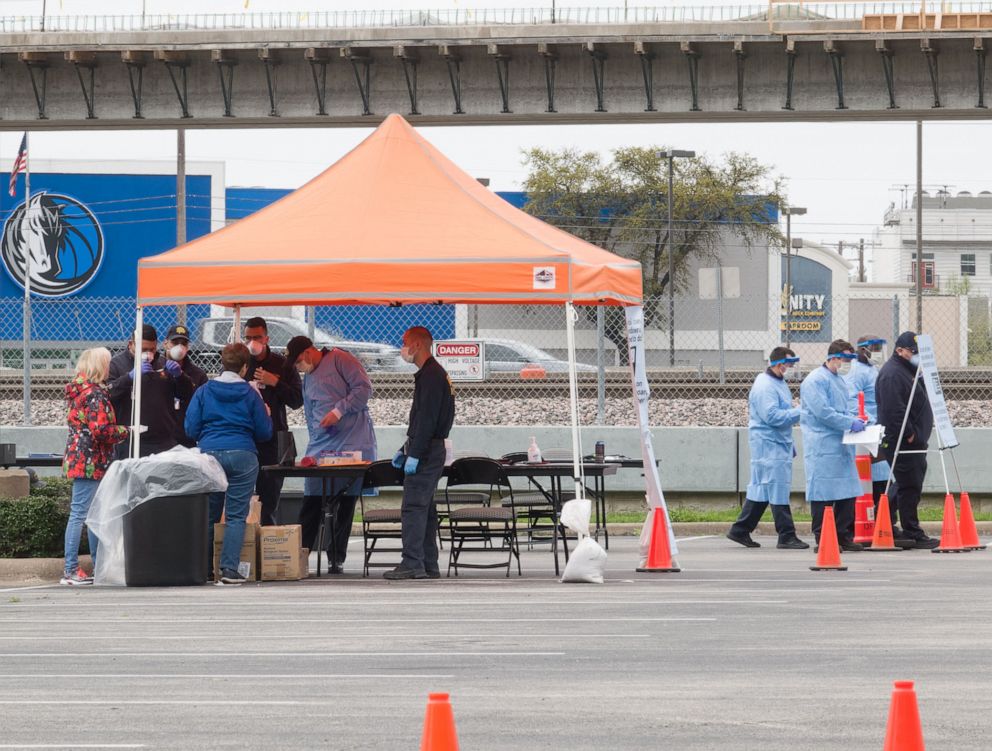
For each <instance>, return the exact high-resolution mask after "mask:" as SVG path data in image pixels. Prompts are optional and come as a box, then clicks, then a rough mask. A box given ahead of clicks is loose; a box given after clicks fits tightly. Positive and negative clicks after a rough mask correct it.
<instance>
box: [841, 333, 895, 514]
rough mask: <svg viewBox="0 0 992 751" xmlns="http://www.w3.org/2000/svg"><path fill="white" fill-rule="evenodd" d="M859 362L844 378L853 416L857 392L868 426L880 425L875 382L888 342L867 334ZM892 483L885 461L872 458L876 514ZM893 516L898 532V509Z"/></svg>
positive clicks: (859, 345) (860, 344)
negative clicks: (886, 487)
mask: <svg viewBox="0 0 992 751" xmlns="http://www.w3.org/2000/svg"><path fill="white" fill-rule="evenodd" d="M856 346H857V355H858V359H857V360H855V361H854V362H853V363H851V372H850V373H848V374H847V375H846V376H844V380H845V381H846V382H847V396H848V401H849V406H850V409H851V412H853V413H854V414H855V415H857V414H858V392H863V393H864V395H865V414H866V415H868V423H869V424H874V423H877V422H878V402H877V401H876V400H875V381H876V380H878V369H879V368H880V367H882V363H884V362H885V360H886V357H885V339H882V338H881V337H878V336H872V335H870V334H866V335H865V336H862V337H861V338H859V339H858V342H857V345H856ZM888 479H889V463H888V462H887V461H885V459H884V458H883V457H882V452H881V451H879V452H878V456H874V457H872V461H871V494H872V497H873V498H874V499H875V511H876V512H877V511H878V499H879V497H881V495H882V493H884V492H885V483H886V482H887V481H888ZM890 510H891V512H892V526H893V528H895V526H896V523H895V515H896V509H895V507H893V508H891V509H890Z"/></svg>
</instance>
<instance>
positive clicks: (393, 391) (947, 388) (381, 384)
mask: <svg viewBox="0 0 992 751" xmlns="http://www.w3.org/2000/svg"><path fill="white" fill-rule="evenodd" d="M959 374H966V375H967V376H968V377H965V378H958V377H954V378H953V379H952V377H953V376H958V375H959ZM980 374H981V377H976V376H978V375H979V374H978V373H976V372H973V371H949V372H948V373H947V374H946V375H945V376H944V377H943V378H942V380H941V385H942V386H943V390H944V395H945V397H946V398H947V399H949V400H963V399H982V400H992V372H985V371H981V372H980ZM581 375H582V377H581V378H580V379H579V397H580V398H582V399H594V398H596V394H597V384H596V378H595V375H594V374H592V377H591V378H590V377H589V375H590V374H588V373H583V374H581ZM678 375H682V379H681V380H680V379H678V377H677V376H678ZM735 375H736V374H730V373H728V374H727V376H728V377H727V378H726V379H725V380H726V381H727V382H725V383H719V382H718V381H717V380H715V379H709V380H696V379H693V378H691V377H690V374H676V373H672V372H671V371H657V372H655V373H651V374H649V377H648V380H649V381H650V383H651V396H652V398H654V399H746V398H747V395H748V391H749V390H750V388H751V380H752V379H753V377H754V375H753V374H750V376H749V377H748V378H747V379H746V380H745V379H744V378H737V377H734V379H733V380H731V377H732V376H735ZM67 380H68V376H67V375H65V374H62V373H59V374H55V373H43V374H34V375H32V377H31V394H32V398H33V399H52V398H59V395H61V393H62V388H63V387H64V386H65V384H66V382H67ZM372 385H373V388H374V389H375V390H376V392H377V393H378V394H379V395H380V397H386V398H395V399H409V398H411V397H412V395H413V379H412V378H411V377H410V375H409V374H372ZM789 385H790V387H791V389H792V392H793V395H794V396H798V395H799V382H798V381H795V382H792V381H790V383H789ZM605 387H606V388H605V392H606V397H607V398H617V399H624V398H628V397H630V377H629V376H628V375H626V373H623V372H622V371H620V372H615V371H611V372H610V373H609V374H608V376H607V378H606V384H605ZM455 388H456V389H457V392H458V395H459V396H461V397H473V396H474V397H493V398H500V399H504V398H515V399H541V398H545V399H550V398H568V382H567V380H566V379H565V378H564V377H560V376H559V374H554V376H553V377H549V378H547V379H542V380H534V381H522V380H520V379H519V378H494V379H492V380H489V381H486V382H484V383H457V384H455ZM22 394H23V378H22V377H21V375H20V374H12V373H6V374H0V399H4V400H11V399H20V398H21V396H22Z"/></svg>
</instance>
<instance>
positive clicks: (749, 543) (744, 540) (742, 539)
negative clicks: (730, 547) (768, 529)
mask: <svg viewBox="0 0 992 751" xmlns="http://www.w3.org/2000/svg"><path fill="white" fill-rule="evenodd" d="M727 539H728V540H733V541H734V542H736V543H737V544H738V545H743V546H744V547H745V548H760V547H761V543H760V542H755V541H754V540H752V539H751V535H749V534H748V533H747V532H745V533H744V534H742V535H735V534H734V533H733V532H727Z"/></svg>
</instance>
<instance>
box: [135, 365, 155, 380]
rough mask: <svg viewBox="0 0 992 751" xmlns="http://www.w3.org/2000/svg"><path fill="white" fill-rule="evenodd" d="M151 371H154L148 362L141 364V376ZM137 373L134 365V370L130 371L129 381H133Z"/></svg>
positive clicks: (136, 366)
mask: <svg viewBox="0 0 992 751" xmlns="http://www.w3.org/2000/svg"><path fill="white" fill-rule="evenodd" d="M153 370H154V368H152V364H151V363H150V362H144V361H142V362H141V372H142V374H144V373H151V372H152V371H153ZM137 372H138V365H137V363H136V364H135V366H134V370H132V371H131V380H132V381H133V380H134V376H135V374H136V373H137Z"/></svg>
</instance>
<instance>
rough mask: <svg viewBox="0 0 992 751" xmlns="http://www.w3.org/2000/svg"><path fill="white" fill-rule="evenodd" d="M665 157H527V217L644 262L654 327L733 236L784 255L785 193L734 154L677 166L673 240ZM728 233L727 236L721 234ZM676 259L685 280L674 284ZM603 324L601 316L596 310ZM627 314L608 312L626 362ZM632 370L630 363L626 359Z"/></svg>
mask: <svg viewBox="0 0 992 751" xmlns="http://www.w3.org/2000/svg"><path fill="white" fill-rule="evenodd" d="M661 150H662V149H661V148H660V147H647V148H645V147H630V148H621V149H616V150H614V151H613V152H612V159H611V160H609V161H604V159H603V158H602V157H601V156H600V155H599V154H598V153H596V152H579V151H577V150H575V149H560V150H545V149H539V148H537V149H531V150H529V151H526V152H524V163H525V164H527V165H528V166H529V174H528V175H527V178H526V180H525V181H524V184H523V188H524V191H525V192H526V193H527V203H526V205H525V206H524V210H525V211H527V212H528V213H530V214H533V215H534V216H537V217H539V218H541V219H543V220H544V221H546V222H548V223H549V224H553V225H555V226H556V227H559V228H560V229H563V230H565V231H567V232H570V233H572V234H573V235H576V236H578V237H581V238H582V239H583V240H586V241H588V242H590V243H592V244H594V245H598V246H599V247H601V248H604V249H606V250H609V251H610V252H612V253H616V254H617V255H621V256H624V257H626V258H633V259H636V260H637V261H640V263H641V267H642V269H643V274H644V298H645V300H644V303H645V304H644V318H645V324H646V325H651V324H652V323H656V322H658V321H659V319H663V318H664V316H665V315H667V306H665V305H663V304H659V298H660V297H662V296H664V295H667V294H668V289H669V285H674V290H675V292H676V293H677V292H680V291H684V290H686V289H687V288H688V286H689V268H690V261H691V260H696V261H697V262H700V261H712V262H716V261H717V260H718V259H719V258H720V252H721V248H722V247H723V243H724V241H725V237H726V232H730V233H732V234H733V235H735V236H736V237H737V238H738V239H739V240H740V241H741V242H742V243H743V244H744V246H745V247H746V248H748V249H750V248H751V247H753V246H754V245H755V244H759V243H761V244H765V243H767V244H772V245H784V238H783V236H782V233H781V232H780V231H779V228H778V224H777V222H774V221H773V219H774V216H775V212H776V210H777V207H778V206H779V205H781V203H782V201H783V198H782V195H781V184H780V181H779V180H778V179H777V178H773V177H772V176H771V175H770V169H769V168H768V167H767V166H765V165H762V164H760V163H759V162H758V161H757V160H756V159H754V158H753V157H750V156H748V155H747V154H737V153H729V154H726V155H725V156H724V158H723V161H722V162H721V163H716V162H714V161H712V160H710V159H708V158H707V157H705V156H702V157H696V158H694V159H677V160H675V164H674V167H675V169H674V174H675V177H674V182H675V185H674V197H673V201H672V214H673V218H674V221H673V233H672V234H673V237H672V238H669V236H668V204H667V200H668V173H667V160H665V159H663V158H661V157H659V156H658V152H659V151H661ZM720 230H725V232H724V231H720ZM669 253H672V254H673V261H674V268H675V275H674V276H675V278H674V279H669V276H668V256H669ZM586 314H587V315H588V316H590V318H592V319H595V315H596V313H595V310H590V309H588V308H587V309H586ZM625 332H626V323H625V320H624V315H623V312H622V311H620V310H617V309H615V308H608V309H607V311H606V336H607V338H608V339H609V340H610V341H612V342H613V343H614V344H615V345H616V346H617V349H618V350H619V351H620V353H621V357H623V358H626V354H627V348H626V344H625V342H626V333H625ZM624 362H626V360H625V359H624Z"/></svg>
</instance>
